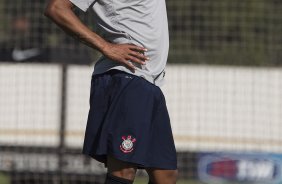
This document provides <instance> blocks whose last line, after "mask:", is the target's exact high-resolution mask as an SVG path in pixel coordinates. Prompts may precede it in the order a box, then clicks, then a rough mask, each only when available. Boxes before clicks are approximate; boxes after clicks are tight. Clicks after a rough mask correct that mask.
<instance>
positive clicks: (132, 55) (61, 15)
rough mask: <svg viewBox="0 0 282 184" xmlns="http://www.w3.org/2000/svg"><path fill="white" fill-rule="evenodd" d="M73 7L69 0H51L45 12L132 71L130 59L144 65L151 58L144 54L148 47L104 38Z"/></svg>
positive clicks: (60, 25) (85, 41)
mask: <svg viewBox="0 0 282 184" xmlns="http://www.w3.org/2000/svg"><path fill="white" fill-rule="evenodd" d="M73 8H74V5H73V4H72V3H71V2H70V1H68V0H51V1H50V2H49V4H48V6H47V8H46V10H45V12H44V14H45V16H47V17H49V18H50V19H51V20H52V21H54V22H55V23H56V24H57V25H58V26H59V27H60V28H62V29H63V30H64V31H65V32H67V33H68V34H70V35H71V36H73V37H76V38H77V39H78V40H80V41H81V42H83V43H85V44H86V45H88V46H89V47H92V48H94V49H96V50H98V51H100V52H101V53H102V54H104V55H105V56H106V57H108V58H110V59H112V60H113V61H116V62H118V63H121V64H123V65H125V66H126V67H128V68H129V69H130V70H131V71H132V72H134V71H135V67H134V65H133V64H132V63H131V62H129V60H131V61H132V62H135V63H138V64H142V65H144V64H146V61H148V60H149V58H148V57H146V56H145V55H144V52H146V51H147V49H146V48H143V47H139V46H136V45H132V44H113V43H110V42H107V41H106V40H104V39H103V38H102V37H100V36H99V35H98V34H96V33H95V32H93V31H92V30H90V29H89V28H88V27H87V26H86V25H84V24H83V23H82V22H81V21H80V20H79V18H78V17H77V16H76V15H75V14H74V12H73Z"/></svg>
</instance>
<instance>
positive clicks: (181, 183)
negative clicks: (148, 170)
mask: <svg viewBox="0 0 282 184" xmlns="http://www.w3.org/2000/svg"><path fill="white" fill-rule="evenodd" d="M147 183H148V179H147V178H140V177H138V178H136V179H135V181H134V184H147ZM177 184H203V183H201V182H199V181H193V180H181V179H180V180H178V181H177Z"/></svg>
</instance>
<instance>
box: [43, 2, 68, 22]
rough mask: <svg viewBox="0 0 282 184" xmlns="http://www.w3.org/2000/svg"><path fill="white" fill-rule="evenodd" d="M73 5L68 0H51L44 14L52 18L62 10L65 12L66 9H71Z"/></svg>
mask: <svg viewBox="0 0 282 184" xmlns="http://www.w3.org/2000/svg"><path fill="white" fill-rule="evenodd" d="M72 8H73V5H72V3H70V1H67V0H58V1H53V2H51V3H50V4H48V6H47V7H46V8H45V11H44V15H45V16H46V17H49V18H51V19H54V18H56V17H58V16H60V15H62V12H66V11H68V10H72Z"/></svg>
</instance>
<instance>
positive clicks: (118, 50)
mask: <svg viewBox="0 0 282 184" xmlns="http://www.w3.org/2000/svg"><path fill="white" fill-rule="evenodd" d="M146 51H147V49H146V48H143V47H139V46H136V45H133V44H113V43H109V42H108V43H106V45H105V47H103V49H102V53H103V54H104V55H105V56H106V57H108V58H110V59H112V60H113V61H116V62H118V63H121V64H123V65H125V66H126V67H128V68H129V69H130V70H131V71H132V72H134V71H135V66H134V65H133V64H132V62H134V63H138V64H141V65H145V64H146V62H147V61H148V60H149V58H148V57H146V56H145V54H144V53H145V52H146Z"/></svg>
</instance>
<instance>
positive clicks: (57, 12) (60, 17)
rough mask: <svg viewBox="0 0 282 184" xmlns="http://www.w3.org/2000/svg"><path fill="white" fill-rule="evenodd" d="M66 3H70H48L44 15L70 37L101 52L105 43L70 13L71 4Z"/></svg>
mask: <svg viewBox="0 0 282 184" xmlns="http://www.w3.org/2000/svg"><path fill="white" fill-rule="evenodd" d="M66 3H70V2H66V1H65V2H64V0H63V1H61V2H60V3H50V4H49V6H48V7H47V8H46V10H45V15H46V16H47V17H49V18H50V19H51V20H53V21H54V22H55V23H56V24H57V25H58V26H59V27H60V28H62V29H63V30H64V31H65V32H67V33H68V34H70V35H71V36H73V37H75V38H77V39H78V40H80V41H81V42H83V43H85V44H86V45H88V46H89V47H92V48H94V49H97V50H99V51H100V52H103V49H104V48H105V47H106V46H107V42H106V41H105V40H104V39H103V38H102V37H100V36H99V35H97V34H96V33H95V32H93V31H91V30H90V29H89V28H88V27H87V26H85V25H84V24H83V23H82V22H81V21H80V20H79V18H78V17H77V16H76V15H75V14H74V12H73V11H72V6H71V4H66Z"/></svg>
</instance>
